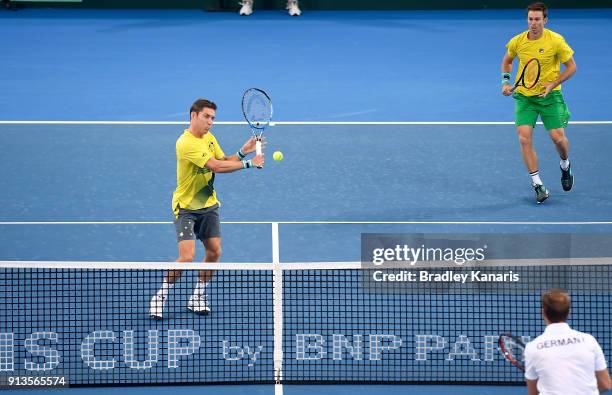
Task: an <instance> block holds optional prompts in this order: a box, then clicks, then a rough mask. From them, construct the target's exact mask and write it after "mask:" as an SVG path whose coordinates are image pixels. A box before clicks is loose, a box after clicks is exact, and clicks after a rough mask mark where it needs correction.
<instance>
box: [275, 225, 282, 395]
mask: <svg viewBox="0 0 612 395" xmlns="http://www.w3.org/2000/svg"><path fill="white" fill-rule="evenodd" d="M272 264H273V265H274V269H273V298H274V302H273V306H274V381H275V383H276V384H277V386H276V387H277V388H276V389H275V392H276V393H277V394H278V391H279V390H280V388H278V387H279V385H280V384H281V382H282V379H283V269H282V268H281V267H280V248H279V240H278V222H272Z"/></svg>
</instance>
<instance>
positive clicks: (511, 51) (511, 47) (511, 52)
mask: <svg viewBox="0 0 612 395" xmlns="http://www.w3.org/2000/svg"><path fill="white" fill-rule="evenodd" d="M506 48H507V49H508V56H510V57H511V58H513V59H514V58H516V49H517V37H512V38H511V39H510V41H508V43H507V44H506Z"/></svg>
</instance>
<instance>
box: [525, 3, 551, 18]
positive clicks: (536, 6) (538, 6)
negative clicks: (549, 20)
mask: <svg viewBox="0 0 612 395" xmlns="http://www.w3.org/2000/svg"><path fill="white" fill-rule="evenodd" d="M529 11H542V14H543V15H544V18H546V17H547V16H548V7H546V4H544V3H542V2H539V1H538V2H537V3H531V4H529V5H528V6H527V12H529Z"/></svg>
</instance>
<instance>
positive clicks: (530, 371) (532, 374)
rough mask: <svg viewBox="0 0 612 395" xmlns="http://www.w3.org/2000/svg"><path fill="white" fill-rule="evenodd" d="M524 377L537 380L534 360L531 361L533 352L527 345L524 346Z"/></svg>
mask: <svg viewBox="0 0 612 395" xmlns="http://www.w3.org/2000/svg"><path fill="white" fill-rule="evenodd" d="M524 356H525V378H526V379H527V380H537V379H538V374H537V373H536V370H535V366H534V363H533V362H534V361H533V352H532V351H531V347H529V345H527V346H526V347H525V354H524Z"/></svg>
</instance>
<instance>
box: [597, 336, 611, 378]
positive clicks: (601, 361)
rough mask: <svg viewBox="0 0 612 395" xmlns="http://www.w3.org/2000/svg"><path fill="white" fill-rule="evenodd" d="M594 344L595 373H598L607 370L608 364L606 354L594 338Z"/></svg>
mask: <svg viewBox="0 0 612 395" xmlns="http://www.w3.org/2000/svg"><path fill="white" fill-rule="evenodd" d="M593 343H594V346H595V371H596V372H598V371H600V370H604V369H607V368H608V364H607V363H606V357H605V356H604V353H603V351H602V350H601V347H600V346H599V343H597V340H595V338H593Z"/></svg>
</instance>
